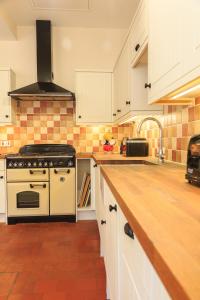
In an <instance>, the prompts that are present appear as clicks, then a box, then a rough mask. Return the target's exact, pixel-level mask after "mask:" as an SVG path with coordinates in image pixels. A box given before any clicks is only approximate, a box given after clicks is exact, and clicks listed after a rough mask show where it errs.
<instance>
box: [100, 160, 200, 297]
mask: <svg viewBox="0 0 200 300" xmlns="http://www.w3.org/2000/svg"><path fill="white" fill-rule="evenodd" d="M101 172H102V174H103V176H104V177H105V179H106V181H107V183H108V185H109V186H110V188H111V191H112V192H113V194H114V196H115V197H116V200H117V201H118V204H119V205H120V207H121V209H122V211H123V213H124V214H125V216H126V218H127V220H128V222H129V224H130V226H131V227H132V228H133V230H134V232H135V234H136V235H137V237H138V239H139V241H140V243H141V245H142V246H143V248H144V250H145V252H146V254H147V256H148V257H149V259H150V261H151V262H152V264H153V266H154V267H155V269H156V271H157V272H158V274H159V276H160V278H161V279H162V281H163V283H164V285H165V286H166V288H167V290H168V292H169V294H170V295H171V297H172V299H177V300H184V299H194V300H199V299H200V188H198V187H195V186H192V185H190V184H188V183H187V182H186V181H185V179H184V175H185V168H184V167H181V166H178V165H175V164H168V163H166V164H164V165H132V166H130V165H128V166H127V165H126V166H125V165H121V166H116V165H111V166H101Z"/></svg>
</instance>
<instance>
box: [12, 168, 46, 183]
mask: <svg viewBox="0 0 200 300" xmlns="http://www.w3.org/2000/svg"><path fill="white" fill-rule="evenodd" d="M48 180H49V170H48V169H15V170H13V169H7V182H18V181H48Z"/></svg>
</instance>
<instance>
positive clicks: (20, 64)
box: [0, 27, 126, 91]
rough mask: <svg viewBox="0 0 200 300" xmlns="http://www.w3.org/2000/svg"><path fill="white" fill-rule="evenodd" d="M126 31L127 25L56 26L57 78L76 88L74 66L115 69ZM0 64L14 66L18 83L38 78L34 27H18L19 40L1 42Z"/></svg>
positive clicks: (53, 35)
mask: <svg viewBox="0 0 200 300" xmlns="http://www.w3.org/2000/svg"><path fill="white" fill-rule="evenodd" d="M125 32H126V30H124V29H103V28H64V27H63V28H62V27H53V29H52V44H53V71H54V82H55V83H57V84H59V85H61V86H63V87H65V88H67V89H70V90H72V91H74V75H75V74H74V70H75V69H84V68H86V69H112V68H113V65H114V63H115V61H116V58H117V55H118V54H119V51H120V49H121V47H122V42H123V38H124V35H125ZM0 66H1V67H3V66H9V67H11V68H12V69H13V70H14V72H15V73H16V84H17V87H22V86H24V85H28V84H31V83H33V82H35V81H37V78H36V73H37V72H36V37H35V28H34V27H18V28H17V41H5V42H2V41H1V42H0Z"/></svg>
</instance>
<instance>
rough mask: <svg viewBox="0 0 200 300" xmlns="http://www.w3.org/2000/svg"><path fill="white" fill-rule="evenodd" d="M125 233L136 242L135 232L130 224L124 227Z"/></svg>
mask: <svg viewBox="0 0 200 300" xmlns="http://www.w3.org/2000/svg"><path fill="white" fill-rule="evenodd" d="M124 232H125V234H126V235H128V236H129V237H130V238H131V239H133V240H134V233H133V230H132V229H131V227H130V225H129V224H128V223H126V224H125V225H124Z"/></svg>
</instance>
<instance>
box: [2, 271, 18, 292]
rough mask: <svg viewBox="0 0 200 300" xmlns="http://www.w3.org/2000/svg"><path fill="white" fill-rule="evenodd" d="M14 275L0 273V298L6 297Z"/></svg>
mask: <svg viewBox="0 0 200 300" xmlns="http://www.w3.org/2000/svg"><path fill="white" fill-rule="evenodd" d="M15 278H16V273H0V296H1V297H3V296H7V295H8V294H9V292H10V290H11V288H12V285H13V284H14V281H15Z"/></svg>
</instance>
